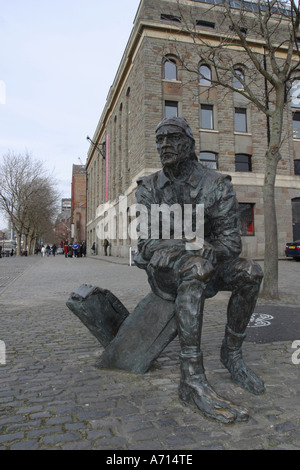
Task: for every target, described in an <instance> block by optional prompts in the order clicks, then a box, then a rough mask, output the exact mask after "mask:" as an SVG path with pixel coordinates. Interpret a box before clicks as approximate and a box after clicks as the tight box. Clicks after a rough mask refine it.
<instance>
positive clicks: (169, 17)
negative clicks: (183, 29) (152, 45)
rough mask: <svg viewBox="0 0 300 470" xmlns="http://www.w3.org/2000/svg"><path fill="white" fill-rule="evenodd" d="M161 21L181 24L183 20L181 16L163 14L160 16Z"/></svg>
mask: <svg viewBox="0 0 300 470" xmlns="http://www.w3.org/2000/svg"><path fill="white" fill-rule="evenodd" d="M160 19H161V20H162V21H172V23H181V19H180V17H179V16H174V15H167V14H165V13H162V14H161V15H160Z"/></svg>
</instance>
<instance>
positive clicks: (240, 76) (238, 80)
mask: <svg viewBox="0 0 300 470" xmlns="http://www.w3.org/2000/svg"><path fill="white" fill-rule="evenodd" d="M234 72H235V75H234V77H233V86H234V88H237V89H239V90H242V89H243V88H244V85H243V83H242V81H243V80H244V79H245V77H244V72H243V71H242V69H235V71H234Z"/></svg>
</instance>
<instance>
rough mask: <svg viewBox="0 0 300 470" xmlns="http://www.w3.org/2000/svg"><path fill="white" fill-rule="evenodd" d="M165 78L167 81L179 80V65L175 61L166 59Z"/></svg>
mask: <svg viewBox="0 0 300 470" xmlns="http://www.w3.org/2000/svg"><path fill="white" fill-rule="evenodd" d="M164 78H165V79H166V80H177V64H176V62H175V60H174V59H166V61H165V63H164Z"/></svg>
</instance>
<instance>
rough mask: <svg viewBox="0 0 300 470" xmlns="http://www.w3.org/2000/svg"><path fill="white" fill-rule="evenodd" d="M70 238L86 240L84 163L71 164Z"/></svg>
mask: <svg viewBox="0 0 300 470" xmlns="http://www.w3.org/2000/svg"><path fill="white" fill-rule="evenodd" d="M71 239H72V240H73V241H75V242H82V241H85V240H86V171H85V168H84V165H73V168H72V193H71Z"/></svg>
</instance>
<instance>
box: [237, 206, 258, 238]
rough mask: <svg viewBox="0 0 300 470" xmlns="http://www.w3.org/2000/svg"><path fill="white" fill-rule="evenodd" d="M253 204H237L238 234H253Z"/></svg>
mask: <svg viewBox="0 0 300 470" xmlns="http://www.w3.org/2000/svg"><path fill="white" fill-rule="evenodd" d="M253 209H254V204H248V203H244V202H243V203H240V204H239V218H240V234H241V235H242V236H247V235H250V236H251V235H252V236H253V235H254V216H253V213H254V210H253Z"/></svg>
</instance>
